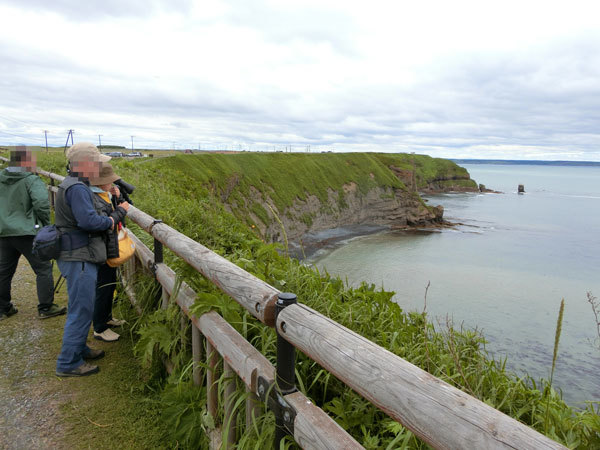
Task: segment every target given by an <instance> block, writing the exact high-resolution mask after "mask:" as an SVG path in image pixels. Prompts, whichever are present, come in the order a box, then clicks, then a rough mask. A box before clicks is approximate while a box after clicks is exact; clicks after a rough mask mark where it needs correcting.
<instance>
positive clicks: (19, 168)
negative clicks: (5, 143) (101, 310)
mask: <svg viewBox="0 0 600 450" xmlns="http://www.w3.org/2000/svg"><path fill="white" fill-rule="evenodd" d="M35 163H36V160H35V153H33V152H31V151H30V150H28V149H27V148H26V147H25V146H19V147H17V148H16V149H15V150H14V151H12V152H11V153H10V162H9V167H7V168H6V169H4V170H3V171H2V172H0V320H4V319H7V318H8V317H10V316H13V315H15V314H16V313H17V312H18V310H17V308H16V307H15V306H14V305H13V304H12V302H11V300H12V299H11V284H12V279H13V276H14V274H15V271H16V270H17V265H18V263H19V259H20V257H21V255H23V256H25V258H26V259H27V261H29V264H30V265H31V268H32V269H33V271H34V272H35V275H36V280H35V281H36V287H37V297H38V316H39V318H40V319H46V318H48V317H54V316H58V315H61V314H64V313H65V312H66V310H67V308H65V307H60V306H58V305H57V304H55V303H54V280H53V277H52V263H51V262H50V261H42V260H41V259H39V258H38V257H37V256H35V255H34V254H32V253H31V248H32V244H33V239H34V237H35V235H36V234H37V231H38V229H39V228H40V227H43V226H46V225H49V224H50V202H49V201H48V190H47V188H46V184H45V183H44V182H43V181H42V180H41V179H40V177H38V176H37V175H35V174H33V173H32V171H33V170H35V166H36V164H35Z"/></svg>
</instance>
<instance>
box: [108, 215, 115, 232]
mask: <svg viewBox="0 0 600 450" xmlns="http://www.w3.org/2000/svg"><path fill="white" fill-rule="evenodd" d="M109 219H110V221H111V222H112V225H111V226H110V229H111V230H114V229H115V219H113V218H112V217H109Z"/></svg>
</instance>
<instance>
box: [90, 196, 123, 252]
mask: <svg viewBox="0 0 600 450" xmlns="http://www.w3.org/2000/svg"><path fill="white" fill-rule="evenodd" d="M94 206H95V207H96V209H97V210H99V211H101V214H102V215H106V216H108V217H112V218H113V220H114V221H115V227H114V228H113V229H112V230H110V229H109V230H107V231H106V234H105V242H106V258H107V259H110V258H118V257H119V238H118V236H119V227H118V224H119V223H121V222H123V219H124V218H125V216H126V215H127V211H125V209H124V208H122V207H120V206H117V207H116V208H114V207H113V205H112V203H108V202H106V201H105V200H104V199H103V198H102V197H100V196H99V195H98V194H95V195H94ZM113 208H114V209H113Z"/></svg>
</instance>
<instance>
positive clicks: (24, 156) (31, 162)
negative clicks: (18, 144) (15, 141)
mask: <svg viewBox="0 0 600 450" xmlns="http://www.w3.org/2000/svg"><path fill="white" fill-rule="evenodd" d="M17 154H21V157H20V160H19V161H16V162H11V163H10V165H11V166H13V167H21V169H22V170H24V171H26V172H31V171H32V170H34V169H35V168H36V154H35V153H33V152H30V151H28V150H27V151H22V150H19V152H18V153H17Z"/></svg>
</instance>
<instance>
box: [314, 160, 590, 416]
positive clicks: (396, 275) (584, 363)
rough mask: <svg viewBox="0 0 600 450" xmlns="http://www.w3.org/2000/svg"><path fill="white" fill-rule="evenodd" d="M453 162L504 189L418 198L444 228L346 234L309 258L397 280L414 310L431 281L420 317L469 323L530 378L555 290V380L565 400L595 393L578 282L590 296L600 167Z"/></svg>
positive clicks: (539, 362) (546, 359) (543, 356)
mask: <svg viewBox="0 0 600 450" xmlns="http://www.w3.org/2000/svg"><path fill="white" fill-rule="evenodd" d="M462 165H463V166H464V167H466V168H467V170H469V173H470V174H471V177H472V178H473V179H475V180H476V181H477V182H478V183H483V184H485V185H486V186H487V187H488V188H491V189H495V190H498V191H502V192H503V193H502V194H444V195H436V196H430V197H427V200H428V201H429V203H430V204H441V205H443V206H444V208H445V214H444V216H445V218H446V219H447V220H450V221H452V222H456V223H459V225H458V226H456V227H455V228H454V229H443V230H438V231H435V232H430V231H417V232H390V231H386V232H381V233H378V234H373V235H369V236H362V237H359V238H353V239H350V240H348V241H346V242H344V243H343V244H342V245H341V246H339V247H337V248H335V249H334V250H325V251H322V252H320V253H317V254H316V255H314V256H313V257H312V258H311V259H310V261H309V262H312V263H313V264H315V265H316V266H318V267H319V268H325V269H326V270H328V271H329V273H332V274H336V275H339V276H341V277H342V278H346V279H347V280H348V282H349V283H350V284H352V285H357V284H359V283H360V282H361V281H363V280H364V281H369V282H372V283H376V284H377V285H379V286H383V287H384V288H385V289H387V290H392V291H395V292H396V295H395V297H394V300H395V301H396V302H398V303H399V304H400V305H401V306H402V307H403V308H404V309H405V310H417V311H422V310H423V307H424V297H425V289H426V287H427V285H428V283H430V287H429V289H428V292H427V311H428V313H429V316H430V318H432V319H433V320H434V321H437V322H440V323H442V324H444V323H445V322H446V318H447V317H450V318H451V319H452V320H453V322H454V324H455V325H456V324H461V323H462V324H463V325H464V326H465V327H468V328H476V327H477V328H478V329H480V330H482V331H483V334H484V336H485V337H486V339H487V340H488V344H487V349H488V351H489V352H490V353H491V354H492V356H493V357H494V358H496V359H503V358H505V357H506V358H507V366H508V367H509V368H510V369H511V370H513V371H515V372H516V373H517V374H519V375H522V374H523V373H525V372H526V373H528V374H529V375H531V376H533V377H534V378H536V379H539V378H545V379H548V378H549V377H550V370H551V367H552V354H553V348H554V333H555V328H556V321H557V317H558V311H559V307H560V301H561V299H562V298H564V299H565V312H564V320H563V326H562V334H561V340H560V346H559V351H558V359H557V363H556V369H555V373H554V386H555V387H558V388H560V389H561V390H562V392H563V398H564V399H565V400H566V401H567V402H568V403H570V404H571V405H573V406H576V407H584V406H585V405H584V403H583V402H585V401H590V400H595V401H599V400H600V340H599V338H598V334H597V329H596V325H595V320H594V315H593V312H592V308H591V306H590V304H589V303H588V301H587V296H586V293H587V292H592V293H593V294H594V295H595V296H596V297H598V298H600V167H568V166H536V165H529V166H516V165H485V164H462ZM519 184H524V185H525V191H526V192H525V194H523V195H518V194H517V186H518V185H519Z"/></svg>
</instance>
